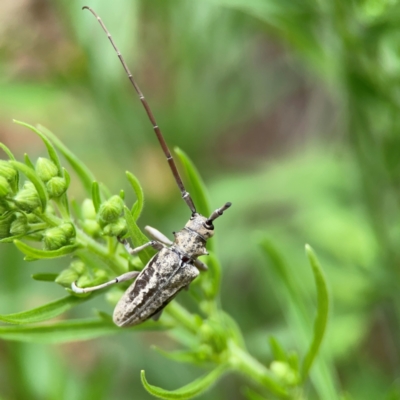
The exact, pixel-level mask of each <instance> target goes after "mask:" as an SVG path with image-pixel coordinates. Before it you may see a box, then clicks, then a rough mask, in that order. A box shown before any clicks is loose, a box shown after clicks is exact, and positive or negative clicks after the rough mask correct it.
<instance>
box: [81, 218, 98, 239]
mask: <svg viewBox="0 0 400 400" xmlns="http://www.w3.org/2000/svg"><path fill="white" fill-rule="evenodd" d="M82 228H83V230H84V231H85V232H86V233H87V234H88V235H89V236H92V237H96V236H99V235H100V232H101V228H100V225H99V223H98V222H97V221H95V220H93V219H86V220H85V221H83V223H82Z"/></svg>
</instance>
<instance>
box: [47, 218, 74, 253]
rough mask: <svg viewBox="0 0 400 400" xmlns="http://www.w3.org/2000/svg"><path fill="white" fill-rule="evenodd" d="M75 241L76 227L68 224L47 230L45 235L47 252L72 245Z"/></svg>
mask: <svg viewBox="0 0 400 400" xmlns="http://www.w3.org/2000/svg"><path fill="white" fill-rule="evenodd" d="M74 239H75V227H74V225H73V224H71V223H69V222H67V223H65V224H62V225H60V226H56V227H54V228H49V229H46V230H45V231H44V233H43V243H44V248H45V250H57V249H60V248H61V247H64V246H67V245H69V244H72V243H73V241H74Z"/></svg>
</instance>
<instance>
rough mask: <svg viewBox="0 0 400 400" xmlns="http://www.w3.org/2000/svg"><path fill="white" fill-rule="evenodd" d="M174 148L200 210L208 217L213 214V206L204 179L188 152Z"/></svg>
mask: <svg viewBox="0 0 400 400" xmlns="http://www.w3.org/2000/svg"><path fill="white" fill-rule="evenodd" d="M174 150H175V153H176V155H177V156H178V158H179V160H180V162H181V163H182V165H183V168H184V170H185V173H186V175H187V177H188V178H189V183H190V194H191V196H192V198H193V201H194V203H195V205H196V208H197V210H198V212H199V213H200V214H202V215H205V216H207V217H208V216H209V215H210V214H211V207H210V200H209V196H208V192H207V189H206V185H205V183H204V182H203V179H202V178H201V176H200V174H199V172H198V171H197V168H196V167H195V166H194V164H193V163H192V161H191V160H190V158H189V157H188V156H187V154H186V153H185V152H183V151H182V150H181V149H179V148H177V147H176V148H175V149H174Z"/></svg>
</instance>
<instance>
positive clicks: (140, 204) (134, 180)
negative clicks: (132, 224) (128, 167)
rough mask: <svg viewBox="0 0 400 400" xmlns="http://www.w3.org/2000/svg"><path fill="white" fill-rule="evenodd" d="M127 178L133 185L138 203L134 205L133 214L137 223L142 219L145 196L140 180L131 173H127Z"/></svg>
mask: <svg viewBox="0 0 400 400" xmlns="http://www.w3.org/2000/svg"><path fill="white" fill-rule="evenodd" d="M125 174H126V177H127V178H128V181H129V183H130V184H131V186H132V188H133V190H134V192H135V194H136V198H137V200H136V202H135V203H134V204H133V207H132V210H131V213H132V217H133V219H134V220H135V221H137V220H138V219H139V217H140V214H141V213H142V210H143V204H144V194H143V189H142V187H141V186H140V182H139V180H138V179H137V178H136V176H135V175H133V174H131V173H130V172H129V171H126V172H125Z"/></svg>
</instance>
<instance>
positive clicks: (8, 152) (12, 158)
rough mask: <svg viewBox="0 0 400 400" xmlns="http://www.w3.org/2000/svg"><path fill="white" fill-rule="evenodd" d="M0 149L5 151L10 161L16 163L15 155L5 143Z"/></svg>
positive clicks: (0, 144)
mask: <svg viewBox="0 0 400 400" xmlns="http://www.w3.org/2000/svg"><path fill="white" fill-rule="evenodd" d="M0 149H3V151H4V153H6V154H7V155H8V158H9V159H10V160H14V161H15V157H14V154H13V153H12V152H11V150H10V149H9V148H8V147H7V146H6V145H5V144H4V143H0Z"/></svg>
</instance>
